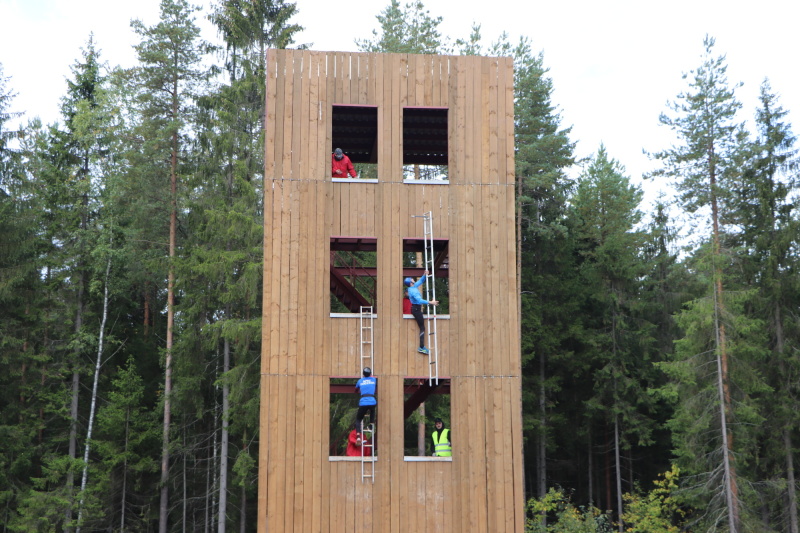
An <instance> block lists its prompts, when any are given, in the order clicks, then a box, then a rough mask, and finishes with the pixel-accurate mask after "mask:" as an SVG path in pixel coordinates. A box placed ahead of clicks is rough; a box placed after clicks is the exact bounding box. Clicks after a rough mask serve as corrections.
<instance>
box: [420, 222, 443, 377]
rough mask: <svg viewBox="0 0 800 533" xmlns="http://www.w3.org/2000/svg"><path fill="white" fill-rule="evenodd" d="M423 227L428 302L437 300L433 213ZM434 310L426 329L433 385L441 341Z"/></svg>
mask: <svg viewBox="0 0 800 533" xmlns="http://www.w3.org/2000/svg"><path fill="white" fill-rule="evenodd" d="M422 225H423V243H424V253H423V265H424V267H425V270H427V271H428V276H426V277H425V299H426V300H428V301H431V300H436V283H435V282H436V275H435V272H434V268H433V266H434V265H433V264H434V262H435V260H436V255H435V254H434V250H433V212H432V211H428V212H427V213H425V214H424V215H422ZM429 307H433V310H432V311H431V309H430V308H429V309H427V311H428V314H427V317H426V319H427V322H428V326H427V327H426V328H425V329H426V331H427V333H428V342H427V345H428V382H429V383H430V384H431V385H433V384H434V382H435V383H436V385H438V384H439V340H438V337H437V335H436V333H437V331H436V306H435V305H434V306H429Z"/></svg>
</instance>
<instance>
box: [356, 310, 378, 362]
mask: <svg viewBox="0 0 800 533" xmlns="http://www.w3.org/2000/svg"><path fill="white" fill-rule="evenodd" d="M359 324H360V326H361V352H360V353H361V367H360V368H359V369H358V375H359V376H360V375H361V370H362V369H363V368H364V367H365V366H368V367H370V368H372V373H373V374H374V373H375V369H374V368H373V367H372V356H373V348H372V347H373V344H372V342H373V340H374V339H375V336H374V334H373V332H372V331H373V330H372V324H373V319H372V306H364V305H362V306H361V316H360V317H359Z"/></svg>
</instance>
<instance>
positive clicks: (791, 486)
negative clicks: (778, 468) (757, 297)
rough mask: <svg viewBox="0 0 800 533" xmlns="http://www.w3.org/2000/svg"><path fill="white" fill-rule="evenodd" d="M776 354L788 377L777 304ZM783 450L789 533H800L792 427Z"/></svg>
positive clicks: (788, 430)
mask: <svg viewBox="0 0 800 533" xmlns="http://www.w3.org/2000/svg"><path fill="white" fill-rule="evenodd" d="M774 316H775V318H774V321H775V353H776V355H777V356H778V360H779V361H780V366H779V368H780V370H781V375H783V376H788V375H789V373H788V372H786V370H785V364H784V361H783V350H784V335H783V316H782V313H781V306H780V304H779V303H777V302H776V304H775V314H774ZM790 387H792V384H791V383H787V384H786V390H791V388H790ZM783 450H784V454H785V455H786V499H787V500H788V502H787V507H788V509H787V511H788V512H789V533H798V523H797V488H796V486H795V478H794V452H793V451H792V434H791V427H784V428H783Z"/></svg>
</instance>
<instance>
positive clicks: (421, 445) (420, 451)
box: [417, 402, 425, 457]
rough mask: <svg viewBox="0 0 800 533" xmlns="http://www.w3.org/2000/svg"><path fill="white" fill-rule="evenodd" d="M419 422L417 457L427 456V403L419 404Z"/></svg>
mask: <svg viewBox="0 0 800 533" xmlns="http://www.w3.org/2000/svg"><path fill="white" fill-rule="evenodd" d="M419 417H420V418H419V422H418V423H417V455H418V456H420V457H424V456H425V402H422V403H421V404H419Z"/></svg>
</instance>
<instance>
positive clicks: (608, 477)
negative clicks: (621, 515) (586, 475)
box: [603, 421, 614, 510]
mask: <svg viewBox="0 0 800 533" xmlns="http://www.w3.org/2000/svg"><path fill="white" fill-rule="evenodd" d="M604 426H605V430H606V431H605V433H606V438H605V443H606V445H605V450H604V452H603V457H604V458H605V463H606V465H605V466H606V467H605V479H606V509H609V510H610V509H611V502H612V501H614V500H613V498H612V497H611V447H610V446H609V442H608V421H606V422H605V424H604Z"/></svg>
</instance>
